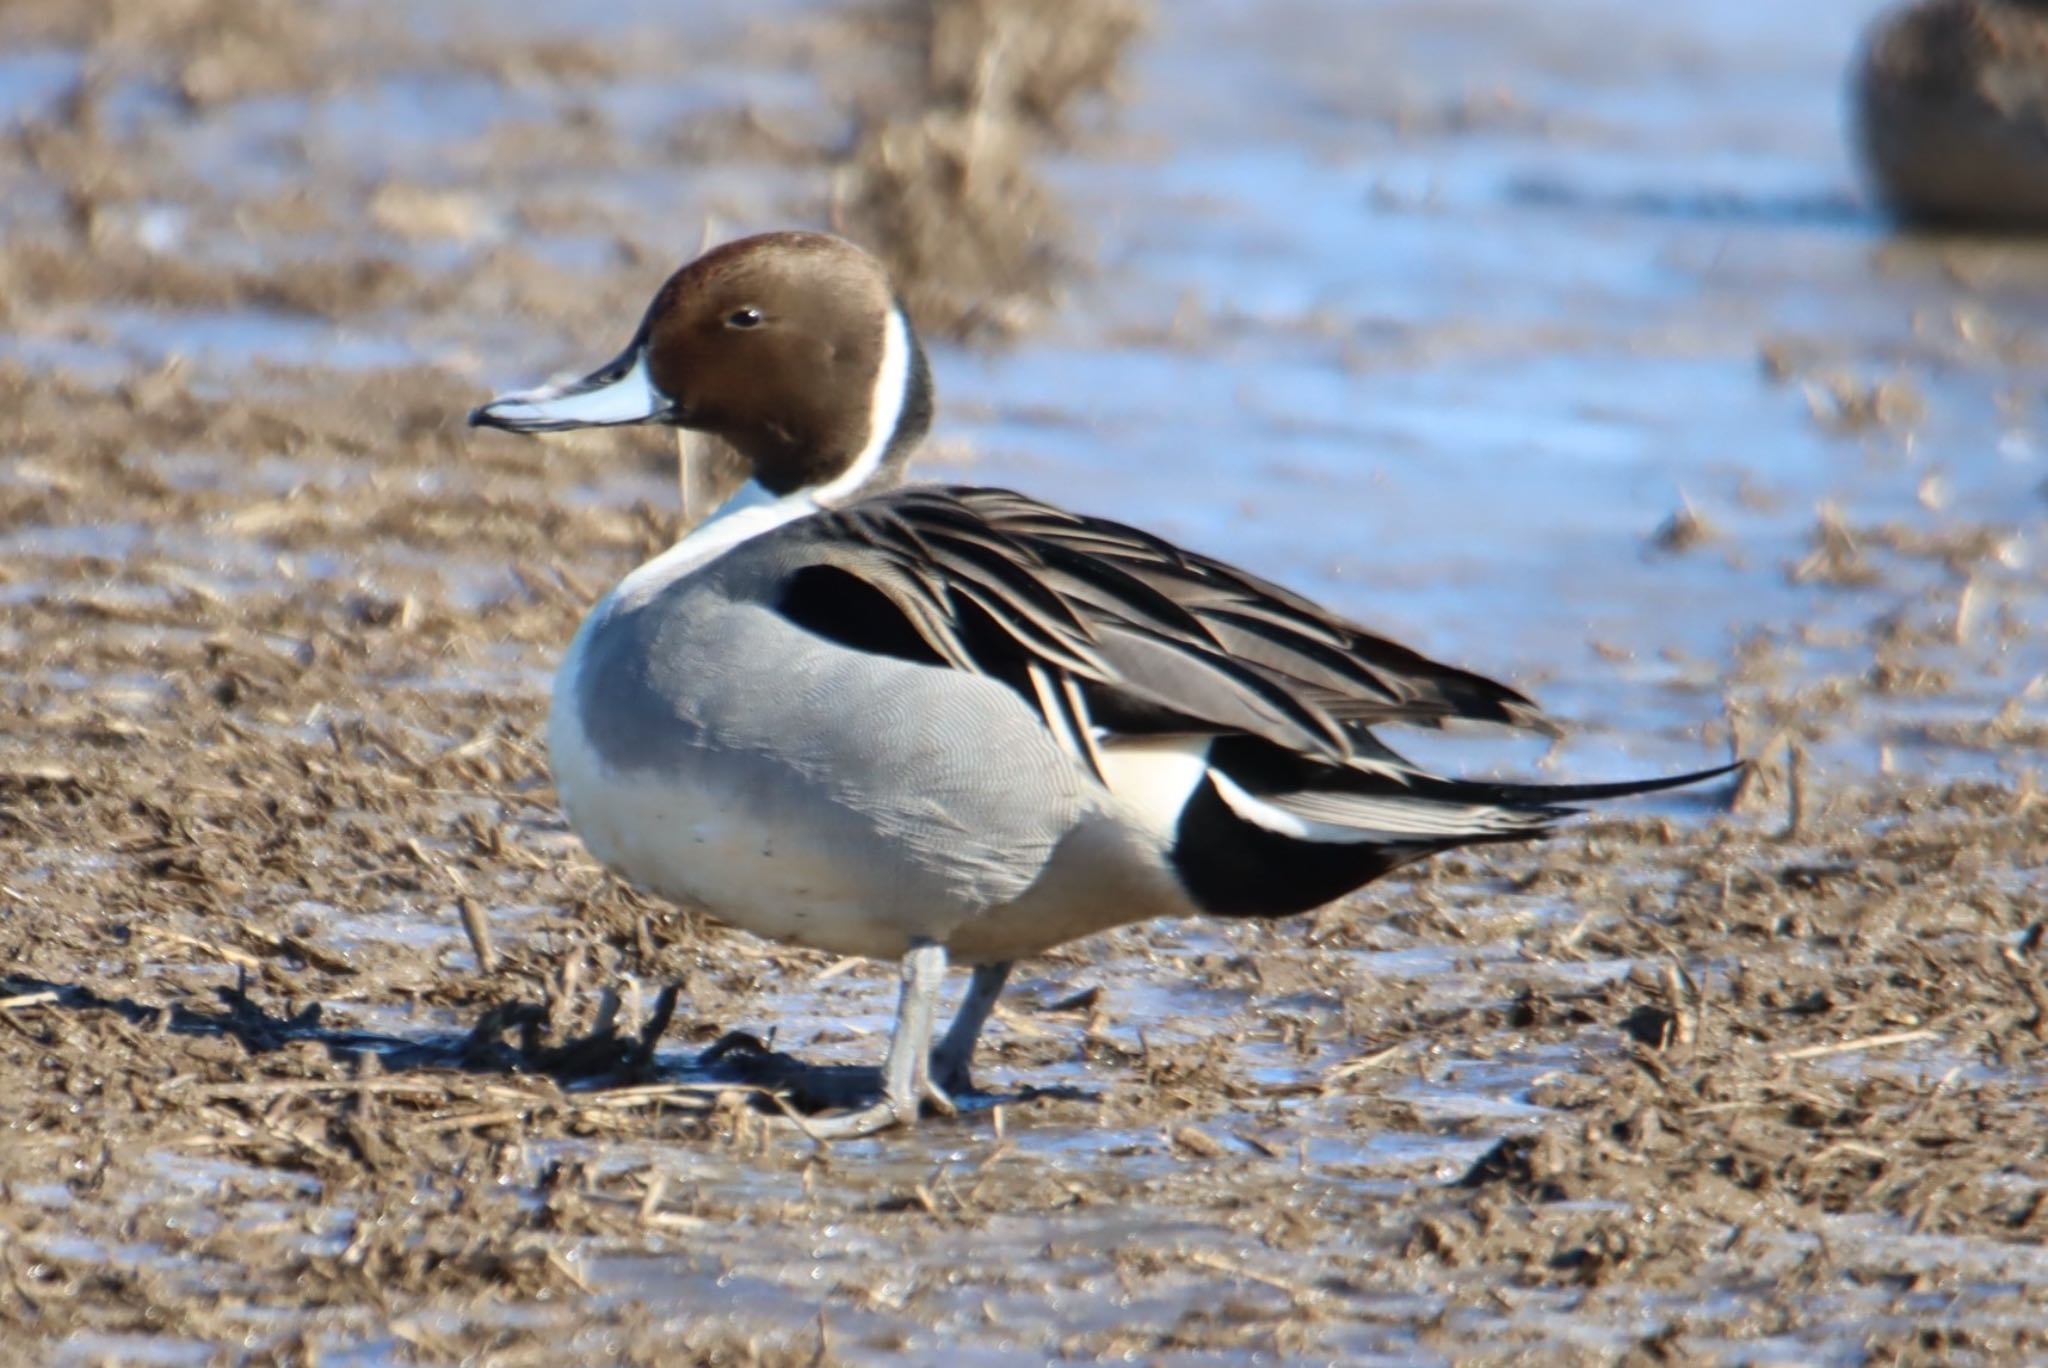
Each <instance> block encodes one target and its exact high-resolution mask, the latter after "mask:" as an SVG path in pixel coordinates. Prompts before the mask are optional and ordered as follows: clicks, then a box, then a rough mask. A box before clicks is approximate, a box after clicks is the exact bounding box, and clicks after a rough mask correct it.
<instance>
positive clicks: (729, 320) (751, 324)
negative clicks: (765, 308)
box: [725, 304, 761, 328]
mask: <svg viewBox="0 0 2048 1368" xmlns="http://www.w3.org/2000/svg"><path fill="white" fill-rule="evenodd" d="M725 326H726V327H728V328H758V327H760V326H761V311H760V310H759V309H757V308H755V307H754V306H753V305H751V304H749V305H748V306H747V307H746V308H744V309H734V310H733V311H732V312H731V313H729V314H727V315H726V316H725Z"/></svg>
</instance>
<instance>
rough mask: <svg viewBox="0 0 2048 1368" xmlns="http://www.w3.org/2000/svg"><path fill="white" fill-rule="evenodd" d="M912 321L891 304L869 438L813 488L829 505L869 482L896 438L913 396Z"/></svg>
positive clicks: (884, 328) (871, 404)
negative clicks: (841, 466) (839, 468)
mask: <svg viewBox="0 0 2048 1368" xmlns="http://www.w3.org/2000/svg"><path fill="white" fill-rule="evenodd" d="M909 391H910V324H909V323H908V322H906V321H905V320H904V317H903V310H902V309H901V308H900V307H898V306H896V305H891V306H890V308H889V315H888V318H887V319H886V320H885V321H884V322H883V324H882V364H881V365H880V366H878V367H876V369H875V388H874V390H873V392H872V393H870V394H869V396H868V440H867V445H865V446H863V447H862V448H861V449H860V452H859V454H857V455H856V456H855V457H854V458H853V461H852V463H851V464H850V465H848V466H847V467H846V469H845V470H844V471H843V472H842V473H840V474H839V475H837V476H835V477H833V478H832V479H831V480H829V481H827V482H826V483H824V484H822V485H819V486H818V487H817V488H816V489H813V490H812V491H811V497H812V498H813V499H815V500H816V501H817V502H818V503H819V504H821V505H823V506H824V507H826V508H830V507H832V506H833V505H834V504H836V503H839V502H841V501H842V500H844V499H847V498H849V497H851V496H852V495H853V494H855V493H856V492H858V491H859V489H860V487H861V486H862V485H864V484H866V483H867V482H868V480H869V479H870V478H871V477H872V476H873V475H874V473H875V471H876V470H877V469H879V468H880V467H881V464H882V458H883V457H884V456H886V455H888V454H889V444H890V443H891V442H893V441H895V440H896V425H897V424H898V423H900V422H902V421H903V402H904V400H906V399H907V398H909V397H910V395H909Z"/></svg>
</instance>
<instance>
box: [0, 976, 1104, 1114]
mask: <svg viewBox="0 0 2048 1368" xmlns="http://www.w3.org/2000/svg"><path fill="white" fill-rule="evenodd" d="M0 996H4V997H5V998H7V999H10V1000H12V1001H13V1002H15V1003H22V1002H24V1001H25V1000H29V999H39V1000H40V1004H41V1005H46V1006H49V1007H52V1008H55V1009H57V1010H60V1011H68V1012H74V1013H77V1014H80V1015H81V1016H92V1015H99V1014H106V1015H110V1016H113V1017H116V1018H118V1019H120V1020H122V1021H124V1022H126V1023H128V1024H129V1025H131V1026H136V1027H140V1028H142V1029H143V1030H145V1031H160V1032H164V1033H166V1034H170V1035H207V1036H224V1037H226V1038H228V1039H231V1040H233V1041H235V1042H236V1043H237V1044H239V1045H241V1046H242V1048H243V1049H245V1050H247V1051H248V1052H249V1053H250V1054H251V1055H265V1054H272V1053H275V1052H277V1051H279V1050H282V1049H285V1048H287V1047H289V1046H292V1045H295V1044H312V1045H314V1046H316V1047H318V1048H319V1049H321V1050H324V1051H325V1052H326V1054H327V1055H328V1057H329V1058H331V1059H333V1060H335V1061H337V1062H341V1063H347V1064H351V1065H356V1066H360V1065H361V1064H362V1063H363V1061H364V1060H365V1059H366V1058H374V1059H375V1061H376V1066H378V1067H380V1068H381V1070H382V1071H384V1072H387V1073H405V1072H413V1071H433V1070H453V1071H457V1072H462V1073H495V1074H525V1075H533V1076H540V1077H546V1078H549V1079H552V1080H553V1081H554V1082H556V1083H557V1084H559V1085H561V1086H562V1087H564V1088H572V1089H574V1090H575V1091H577V1092H579V1093H588V1092H597V1091H602V1090H604V1089H606V1088H617V1087H632V1086H642V1085H646V1084H650V1083H679V1084H706V1083H714V1084H728V1085H731V1086H732V1087H734V1088H736V1089H742V1090H745V1091H748V1092H751V1093H753V1094H755V1095H756V1105H757V1106H758V1107H759V1108H760V1109H762V1110H764V1111H771V1112H778V1113H783V1112H795V1113H798V1114H801V1115H814V1114H817V1113H822V1112H830V1111H836V1110H841V1109H846V1108H853V1107H860V1106H865V1105H866V1104H868V1103H870V1102H873V1101H875V1100H876V1099H877V1098H879V1097H880V1096H881V1094H882V1078H881V1070H880V1069H879V1068H876V1067H873V1066H867V1065H850V1064H809V1063H806V1062H804V1061H803V1060H801V1059H798V1058H796V1057H795V1056H794V1055H789V1054H785V1053H783V1052H781V1051H779V1050H775V1049H773V1048H771V1047H770V1046H769V1045H768V1044H767V1043H766V1042H764V1041H762V1040H761V1039H760V1038H759V1037H757V1036H754V1035H752V1034H750V1033H748V1032H745V1031H728V1032H726V1033H725V1034H724V1035H722V1036H720V1037H719V1038H718V1039H717V1040H715V1041H713V1042H712V1044H711V1045H709V1046H708V1047H706V1048H705V1049H704V1050H702V1051H700V1052H698V1053H697V1054H695V1055H694V1056H687V1057H685V1058H683V1059H681V1060H678V1059H677V1058H675V1057H674V1056H673V1055H671V1056H668V1057H663V1056H661V1055H659V1054H658V1053H657V1047H658V1046H659V1044H660V1042H661V1038H662V1036H663V1035H664V1034H665V1033H666V1032H667V1030H668V1028H669V1025H670V1023H671V1022H672V1021H673V1020H674V1017H675V1010H676V1004H677V999H678V990H677V988H676V987H675V986H674V985H670V986H668V987H666V988H664V989H663V990H662V991H661V993H660V995H659V996H658V997H656V999H655V1001H654V1005H653V1008H652V1010H651V1011H650V1012H649V1013H648V1014H647V1015H646V1018H645V1019H644V1021H642V1022H640V1023H639V1024H638V1025H637V1026H622V1025H621V1024H620V1023H619V1021H618V1013H617V1011H616V1004H615V1003H614V1002H608V1003H607V1004H606V1005H604V1006H601V1008H600V1010H599V1012H598V1015H597V1020H596V1022H595V1023H594V1024H593V1025H592V1026H591V1027H590V1028H589V1029H587V1030H585V1031H583V1032H581V1033H576V1034H569V1033H563V1032H560V1031H558V1030H557V1028H556V1021H555V1012H554V1010H553V1007H552V1006H551V1005H550V1004H544V1003H538V1002H531V1001H524V1000H513V1001H507V1002H500V1003H497V1004H495V1005H493V1006H491V1007H489V1008H486V1009H485V1010H484V1012H483V1013H482V1015H480V1016H479V1017H478V1018H477V1021H476V1024H475V1025H474V1026H472V1027H471V1028H470V1029H469V1030H468V1031H467V1032H464V1033H461V1034H446V1035H438V1036H428V1037H424V1038H408V1037H403V1036H390V1035H383V1034H380V1033H376V1032H370V1031H353V1030H342V1029H336V1028H334V1027H330V1026H328V1025H326V1024H324V1022H323V1020H322V1017H323V1012H322V1009H321V1007H320V1005H319V1004H318V1003H315V1004H313V1005H311V1006H308V1007H305V1008H303V1009H300V1010H298V1011H296V1012H293V1013H292V1014H291V1015H289V1016H285V1015H279V1014H277V1013H274V1012H272V1011H269V1010H267V1009H266V1008H265V1007H264V1006H263V1005H262V1004H260V1003H258V1002H257V1001H256V1000H255V999H253V998H251V997H250V996H249V992H248V981H247V979H246V977H244V978H242V979H241V980H239V981H238V982H237V983H235V984H234V985H233V986H232V987H221V988H216V989H215V990H214V996H215V998H216V1000H217V1002H218V1004H219V1005H218V1006H217V1007H212V1008H209V1007H205V1006H195V1005H193V1004H191V1003H186V1002H175V1003H171V1004H170V1005H168V1006H157V1005H153V1004H149V1003H143V1002H138V1001H136V1000H135V999H134V998H131V997H108V996H106V995H104V994H102V993H99V992H97V991H95V990H94V989H91V988H88V987H85V986H83V985H80V984H66V983H58V982H55V981H52V980H47V979H38V978H33V977H29V976H24V975H7V976H5V977H4V978H0ZM1038 1098H1055V1099H1064V1100H1075V1101H1087V1102H1095V1101H1099V1100H1100V1098H1099V1097H1098V1095H1096V1094H1094V1093H1091V1092H1087V1091H1085V1090H1082V1089H1078V1088H1070V1087H1053V1088H1030V1087H1027V1088H1023V1089H1020V1090H1018V1091H1017V1092H1014V1093H990V1092H983V1091H979V1090H976V1091H974V1092H971V1093H967V1094H964V1095H962V1096H959V1097H956V1098H955V1099H954V1101H955V1104H956V1107H957V1109H958V1110H959V1111H960V1112H962V1113H972V1112H977V1111H986V1110H988V1109H990V1108H992V1107H995V1106H999V1105H1004V1104H1008V1103H1021V1102H1028V1101H1032V1100H1034V1099H1038Z"/></svg>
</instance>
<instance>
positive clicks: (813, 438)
mask: <svg viewBox="0 0 2048 1368" xmlns="http://www.w3.org/2000/svg"><path fill="white" fill-rule="evenodd" d="M931 411H932V389H931V376H930V372H929V371H928V369H927V368H926V365H925V359H924V353H923V350H922V349H921V348H920V347H919V346H918V342H917V337H916V334H915V333H914V332H912V330H911V327H910V322H909V320H908V319H907V318H906V317H905V316H904V313H903V309H902V306H901V305H900V304H899V303H898V302H897V300H896V296H895V294H894V292H893V291H892V290H891V288H890V285H889V280H888V277H887V275H886V274H884V272H883V270H882V267H881V264H880V263H879V262H877V261H876V260H875V259H874V258H873V257H871V256H869V255H868V254H867V253H866V252H864V251H862V250H861V249H860V248H858V247H856V246H854V245H853V244H852V243H850V242H847V241H845V240H843V239H841V238H836V237H831V236H829V235H827V234H824V233H797V232H787V233H764V234H762V235H760V236H758V237H749V238H742V239H740V240H739V241H737V242H729V243H726V244H725V245H724V246H721V247H716V248H713V249H712V250H711V251H709V252H706V253H705V254H704V255H703V256H701V257H698V258H697V259H696V260H695V261H693V262H691V263H690V264H689V265H687V266H685V267H683V268H682V269H681V270H680V271H677V272H676V273H675V274H674V275H672V276H670V277H669V279H668V282H667V283H666V284H664V285H663V286H662V287H661V289H660V291H659V292H658V293H657V294H656V295H655V296H654V302H653V303H652V304H651V305H649V306H648V309H647V316H646V317H645V318H644V319H643V320H642V321H641V324H640V330H639V331H638V332H637V333H635V334H634V337H633V340H632V342H631V343H629V344H628V345H627V347H626V349H625V350H624V351H623V352H621V353H620V354H619V355H618V356H617V357H616V358H615V359H614V360H612V361H610V362H609V363H607V364H606V365H604V366H601V367H599V368H598V369H597V370H595V371H593V372H591V373H590V374H589V375H586V376H584V377H583V378H582V379H580V380H575V381H571V382H569V383H567V384H561V385H548V386H544V387H542V388H540V389H535V390H526V391H522V392H519V393H515V394H506V395H503V396H500V397H499V398H497V399H493V400H492V401H491V402H490V403H488V404H485V405H483V406H482V407H481V408H479V409H477V410H475V411H474V412H473V413H471V414H470V415H469V421H470V423H471V425H472V426H475V427H495V428H502V429H504V430H505V431H507V432H561V431H566V430H568V429H572V428H586V427H609V426H617V425H622V424H630V423H658V424H666V425H668V426H671V427H680V428H690V429H693V430H695V431H699V432H707V433H710V434H712V435H714V436H716V437H719V438H721V439H723V440H724V441H725V442H726V443H727V444H728V445H730V446H731V447H732V449H733V450H734V451H735V452H737V453H738V454H739V456H740V458H741V460H742V462H743V463H744V465H745V467H746V468H745V469H744V470H742V471H735V472H732V476H733V478H731V479H724V478H723V477H721V480H722V482H724V483H725V484H726V485H727V488H726V489H725V490H724V491H722V492H723V493H730V492H731V486H732V485H733V484H735V483H737V482H738V481H739V480H744V479H746V478H749V477H751V478H752V479H753V480H755V481H756V482H758V483H759V484H760V485H761V486H762V487H763V488H764V489H766V490H767V491H769V492H770V493H773V494H777V495H781V494H790V493H795V492H797V491H799V490H808V491H812V492H813V493H814V494H816V495H817V496H818V497H819V499H820V501H821V502H824V503H832V502H837V501H839V500H842V499H844V498H846V497H850V496H851V495H852V494H854V493H855V492H857V491H859V490H863V489H872V488H876V487H878V486H885V485H887V484H890V483H893V482H894V481H895V480H896V479H898V478H900V475H901V467H902V466H903V464H904V463H905V462H906V461H907V460H908V459H909V456H910V453H911V451H912V449H913V448H915V447H916V445H917V443H918V441H919V440H920V439H921V438H922V437H923V436H924V433H925V430H926V428H927V427H929V426H930V423H931ZM684 483H685V486H686V488H687V487H688V486H689V485H690V472H688V471H685V478H684Z"/></svg>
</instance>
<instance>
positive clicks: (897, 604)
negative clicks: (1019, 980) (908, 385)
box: [778, 487, 1553, 772]
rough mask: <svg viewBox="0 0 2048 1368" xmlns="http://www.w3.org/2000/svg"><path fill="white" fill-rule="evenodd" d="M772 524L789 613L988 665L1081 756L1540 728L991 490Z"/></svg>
mask: <svg viewBox="0 0 2048 1368" xmlns="http://www.w3.org/2000/svg"><path fill="white" fill-rule="evenodd" d="M778 535H781V534H778ZM786 536H787V538H788V540H789V544H787V545H785V547H784V550H783V554H784V555H785V556H789V557H790V558H791V559H792V560H793V561H794V562H795V564H794V565H793V566H792V567H790V568H789V569H788V570H787V572H786V574H785V577H784V580H783V585H784V587H783V589H782V592H781V597H780V602H779V604H778V607H779V608H780V610H781V611H782V612H784V613H785V614H786V615H788V616H789V617H791V618H792V619H793V620H795V621H797V622H799V623H800V624H801V625H803V626H805V627H806V628H808V629H810V630H812V631H816V632H818V633H820V634H821V635H824V636H828V637H831V638H833V639H835V640H839V641H842V642H844V643H845V644H847V645H851V646H857V647H859V648H861V649H865V650H875V651H881V652H884V653H887V654H893V655H901V656H910V657H913V658H922V659H928V660H930V661H931V662H933V663H936V664H944V665H947V666H950V667H952V668H955V669H963V670H971V671H974V672H977V673H980V674H985V675H989V676H992V677H995V678H999V679H1002V680H1003V681H1005V682H1006V683H1009V684H1011V685H1012V686H1013V687H1015V688H1016V689H1017V690H1018V692H1019V693H1021V694H1022V695H1023V696H1024V697H1025V698H1026V699H1028V700H1031V701H1033V702H1034V703H1036V704H1037V705H1038V706H1039V707H1040V709H1041V710H1042V711H1043V712H1044V713H1045V715H1046V718H1047V724H1048V726H1051V727H1052V728H1053V729H1054V731H1055V732H1056V733H1059V734H1062V735H1063V736H1066V737H1068V738H1070V739H1071V740H1072V741H1073V743H1074V744H1076V745H1077V746H1078V747H1080V748H1082V749H1084V750H1086V749H1090V748H1092V745H1093V741H1094V738H1096V737H1098V736H1100V735H1103V734H1105V733H1107V734H1125V735H1129V734H1143V733H1157V732H1182V733H1197V734H1199V733H1210V734H1216V735H1226V734H1243V735H1247V736H1252V737H1257V738H1260V739H1261V740H1264V741H1267V742H1270V743H1272V744H1274V745H1277V746H1280V747H1282V748H1284V749H1285V750H1287V751H1290V752H1293V753H1296V754H1299V755H1303V756H1312V757H1315V758H1317V759H1320V760H1325V761H1329V762H1334V763H1336V764H1339V765H1347V766H1359V767H1362V768H1370V769H1384V770H1388V771H1394V772H1402V771H1407V770H1408V769H1409V767H1408V766H1407V765H1406V763H1405V762H1403V761H1401V760H1400V758H1399V757H1398V756H1397V755H1395V754H1394V752H1392V751H1391V750H1389V749H1387V748H1386V747H1385V746H1384V745H1383V744H1381V743H1379V742H1378V741H1377V740H1376V739H1375V738H1373V737H1372V736H1370V735H1369V734H1368V733H1367V732H1366V730H1365V728H1366V727H1367V726H1369V725H1372V724H1376V723H1384V722H1407V723H1420V724H1425V725H1437V724H1441V723H1443V722H1445V721H1448V720H1451V719H1455V718H1465V719H1473V720H1479V721H1485V722H1494V723H1500V724H1504V725H1507V726H1514V727H1523V728H1530V729H1534V730H1540V731H1550V730H1553V728H1552V727H1551V726H1550V724H1549V723H1548V722H1547V721H1546V720H1545V719H1544V718H1543V716H1542V714H1541V712H1540V711H1539V710H1538V709H1537V708H1536V706H1535V705H1534V704H1533V703H1531V702H1530V701H1529V700H1528V699H1527V698H1525V697H1523V696H1522V695H1521V694H1519V693H1517V692H1516V691H1515V690H1513V689H1511V688H1508V687H1507V686H1506V685H1502V684H1497V683H1494V682H1493V681H1491V680H1488V679H1485V678H1483V677H1481V676H1479V675H1475V674H1471V673H1469V672H1467V671H1463V670H1458V669H1454V668H1452V667H1450V666H1447V665H1442V664H1439V663H1437V662H1436V661H1432V660H1430V659H1428V658H1427V657H1425V656H1422V655H1419V654H1417V653H1416V652H1414V651H1411V650H1408V649H1407V648H1405V647H1402V646H1399V645H1396V644H1394V643H1393V642H1390V641H1387V640H1385V639H1384V638H1381V637H1377V636H1374V635H1372V634H1371V633H1368V632H1366V631H1364V630H1363V629H1361V628H1359V627H1357V626H1355V625H1353V624H1351V623H1348V622H1345V621H1343V620H1341V619H1339V618H1336V617H1334V616H1332V615H1330V614H1328V613H1326V612H1324V611H1323V610H1321V609H1320V608H1318V607H1316V606H1315V605H1314V604H1313V603H1310V602H1309V601H1308V600H1306V599H1304V598H1302V597H1300V596H1298V595H1296V594H1293V593H1290V592H1288V591H1287V590H1285V589H1282V588H1280V587H1279V586H1277V585H1273V584H1269V583H1267V582H1266V581H1264V580H1261V579H1258V578H1256V577H1254V576H1251V575H1248V574H1246V573H1244V572H1243V571H1240V570H1236V569H1234V568H1232V567H1230V566H1227V565H1224V564H1222V563H1221V562H1219V561H1215V560H1211V559H1209V558H1207V557H1203V556H1198V555H1195V554H1193V553H1191V552H1187V551H1183V550H1181V549H1180V548H1178V547H1176V546H1174V545H1172V544H1171V543H1169V542H1166V541H1164V540H1162V539H1160V538H1157V537H1153V536H1150V535H1148V534H1146V533H1143V532H1140V531H1137V530H1136V529H1133V528H1129V527H1125V526H1122V525H1120V524H1117V523H1111V522H1104V521H1101V520H1098V519H1092V518H1083V517H1080V516H1078V515H1075V514H1071V513H1066V512H1063V511H1061V510H1059V509H1056V508H1053V507H1051V506H1049V505H1046V504H1043V503H1040V502H1038V501H1036V500H1033V499H1030V498H1026V497H1025V496H1023V495H1020V494H1014V493H1011V492H1009V491H1007V490H999V489H979V488H928V487H920V488H913V489H905V490H899V491H896V492H894V493H891V494H886V495H882V496H879V497H874V498H868V499H863V500H861V501H859V502H857V503H854V504H852V505H849V506H848V507H846V508H844V509H840V510H837V511H835V512H832V513H829V514H825V515H822V516H820V517H817V518H810V519H805V520H804V521H803V522H802V523H799V524H792V525H791V526H790V527H789V528H788V529H787V533H786Z"/></svg>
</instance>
